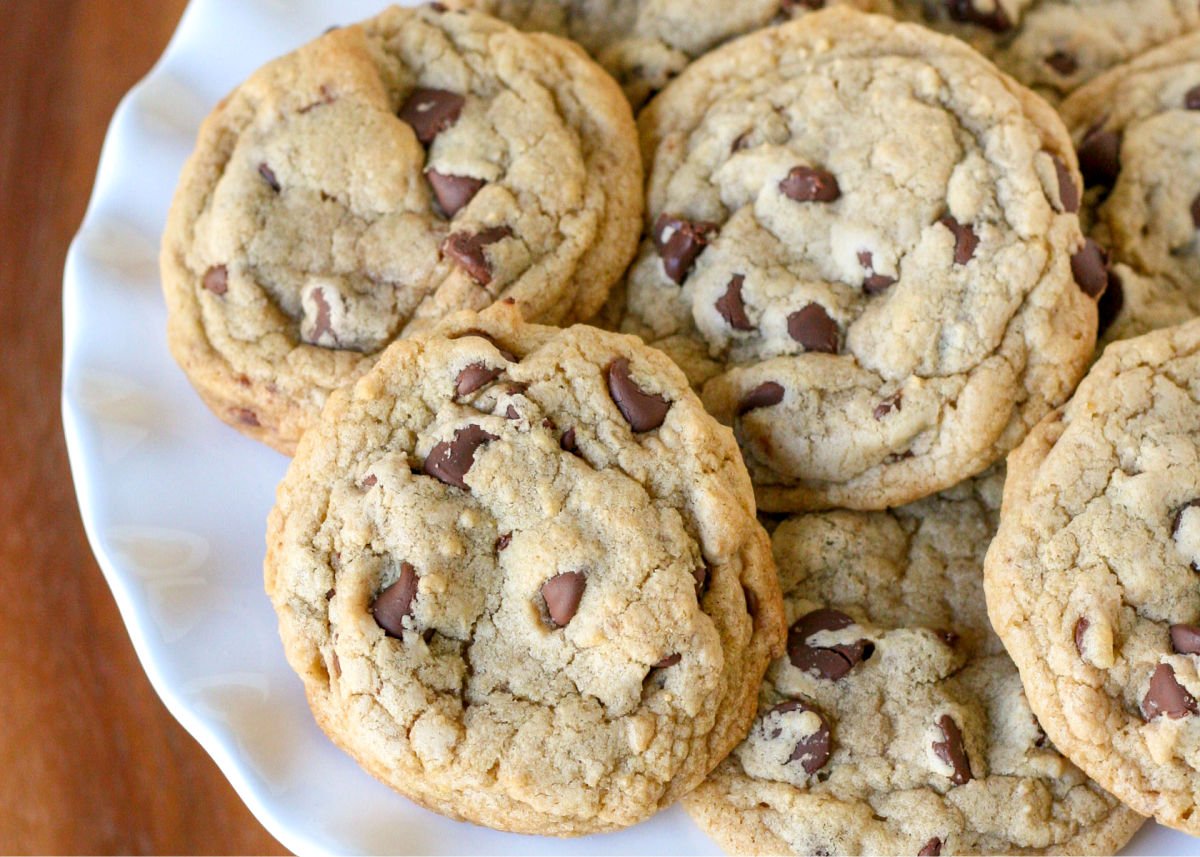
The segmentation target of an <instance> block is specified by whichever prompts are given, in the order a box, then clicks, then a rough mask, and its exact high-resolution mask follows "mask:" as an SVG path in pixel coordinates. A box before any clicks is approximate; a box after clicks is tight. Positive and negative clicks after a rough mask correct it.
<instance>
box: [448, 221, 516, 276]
mask: <svg viewBox="0 0 1200 857" xmlns="http://www.w3.org/2000/svg"><path fill="white" fill-rule="evenodd" d="M512 234H513V231H512V230H511V229H509V228H508V227H507V226H489V227H488V228H487V229H484V230H482V231H480V232H476V233H471V232H451V233H450V235H449V236H448V237H447V238H446V240H445V241H443V242H442V254H443V255H445V256H448V257H450V258H451V259H453V260H454V262H455V263H457V264H458V266H459V267H461V268H463V269H464V270H465V271H466V272H467V274H469V275H470V277H471V279H472V280H474V281H475V283H477V284H478V285H481V286H486V285H487V284H488V283H490V282H491V281H492V266H491V263H489V262H488V259H487V256H486V255H485V254H484V252H483V248H484V247H487V246H488V245H489V244H495V243H496V242H497V241H503V240H504V239H505V238H511V237H512Z"/></svg>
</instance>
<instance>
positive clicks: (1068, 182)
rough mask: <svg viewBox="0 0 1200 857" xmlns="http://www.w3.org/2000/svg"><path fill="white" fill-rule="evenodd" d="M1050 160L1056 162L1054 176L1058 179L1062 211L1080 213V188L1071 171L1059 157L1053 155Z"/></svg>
mask: <svg viewBox="0 0 1200 857" xmlns="http://www.w3.org/2000/svg"><path fill="white" fill-rule="evenodd" d="M1050 160H1052V161H1054V174H1055V175H1056V176H1057V178H1058V199H1059V201H1060V202H1061V204H1062V208H1061V210H1062V211H1065V212H1067V213H1069V214H1074V213H1075V212H1077V211H1079V187H1078V186H1077V185H1076V184H1075V179H1074V178H1073V177H1072V176H1071V171H1070V170H1069V169H1068V168H1067V165H1066V164H1065V163H1063V159H1062V158H1060V157H1059V156H1058V155H1051V156H1050Z"/></svg>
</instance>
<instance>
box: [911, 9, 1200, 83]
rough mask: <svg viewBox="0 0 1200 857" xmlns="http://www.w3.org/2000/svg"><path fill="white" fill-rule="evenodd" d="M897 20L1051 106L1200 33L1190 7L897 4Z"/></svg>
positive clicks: (1199, 15) (1196, 12)
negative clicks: (981, 61) (995, 69)
mask: <svg viewBox="0 0 1200 857" xmlns="http://www.w3.org/2000/svg"><path fill="white" fill-rule="evenodd" d="M898 6H899V11H900V14H902V15H905V16H907V17H910V18H915V19H917V20H922V21H924V22H925V23H926V24H928V25H930V26H932V27H936V28H938V29H939V30H942V31H943V32H948V33H951V34H953V35H955V36H958V37H959V38H962V39H964V40H965V41H967V42H968V43H969V44H970V45H971V46H972V47H975V48H976V49H978V50H979V51H981V52H982V53H984V54H985V55H986V56H988V57H989V58H991V59H992V60H993V61H994V62H995V63H996V65H998V66H999V67H1000V68H1001V69H1003V70H1004V71H1005V72H1007V73H1008V74H1011V75H1012V76H1013V77H1015V78H1016V79H1017V80H1019V81H1020V82H1021V83H1023V84H1025V85H1026V86H1029V87H1032V88H1033V89H1034V90H1036V91H1037V92H1038V93H1039V94H1040V95H1042V96H1043V97H1045V98H1046V99H1048V100H1049V101H1051V103H1053V102H1055V101H1058V100H1060V99H1062V98H1063V97H1064V96H1066V95H1068V94H1069V93H1070V92H1071V91H1072V90H1074V89H1076V88H1077V87H1079V86H1081V85H1083V84H1084V83H1086V82H1087V81H1089V80H1091V79H1092V78H1094V77H1096V76H1097V75H1099V74H1100V73H1102V72H1103V71H1105V70H1106V69H1108V68H1111V67H1112V66H1115V65H1118V64H1119V63H1123V62H1126V61H1128V60H1130V59H1133V58H1134V57H1136V56H1137V55H1138V54H1140V53H1143V52H1144V51H1147V50H1149V49H1151V48H1153V47H1155V46H1156V45H1160V44H1162V43H1163V42H1166V41H1169V40H1170V39H1173V38H1175V37H1177V36H1180V35H1183V34H1184V33H1188V32H1191V31H1192V30H1195V29H1197V28H1200V6H1197V4H1196V3H1194V2H1192V0H898Z"/></svg>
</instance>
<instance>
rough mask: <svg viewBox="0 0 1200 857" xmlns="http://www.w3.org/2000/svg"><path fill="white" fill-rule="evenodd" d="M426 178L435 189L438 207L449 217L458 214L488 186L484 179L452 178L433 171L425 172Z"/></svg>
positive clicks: (469, 177)
mask: <svg viewBox="0 0 1200 857" xmlns="http://www.w3.org/2000/svg"><path fill="white" fill-rule="evenodd" d="M425 178H427V179H428V180H429V186H430V187H431V188H433V195H434V196H435V197H437V201H438V206H439V207H440V208H441V209H442V213H443V214H445V215H446V216H447V217H453V216H454V215H456V214H458V212H459V210H460V209H461V208H462V207H463V206H465V205H466V204H467V203H468V202H470V201H471V200H472V199H473V198H474V197H475V194H477V193H479V191H480V189H481V188H482V187H483V186H484V185H485V184H487V182H485V181H484V180H483V179H476V178H471V176H452V175H449V174H447V173H439V172H438V171H437V170H432V169H430V170H426V171H425Z"/></svg>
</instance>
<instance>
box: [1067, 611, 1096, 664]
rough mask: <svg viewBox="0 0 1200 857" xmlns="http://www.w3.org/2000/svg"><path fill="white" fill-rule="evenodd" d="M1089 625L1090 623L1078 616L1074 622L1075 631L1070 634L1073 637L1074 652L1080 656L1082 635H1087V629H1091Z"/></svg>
mask: <svg viewBox="0 0 1200 857" xmlns="http://www.w3.org/2000/svg"><path fill="white" fill-rule="evenodd" d="M1091 624H1092V623H1091V622H1089V621H1088V620H1087V619H1085V618H1084V617H1082V616H1080V617H1079V619H1077V620H1076V622H1075V630H1074V631H1073V632H1072V636H1074V637H1075V651H1077V652H1079V654H1081V655H1082V654H1083V638H1084V634H1086V633H1087V629H1088V628H1090V627H1091Z"/></svg>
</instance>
